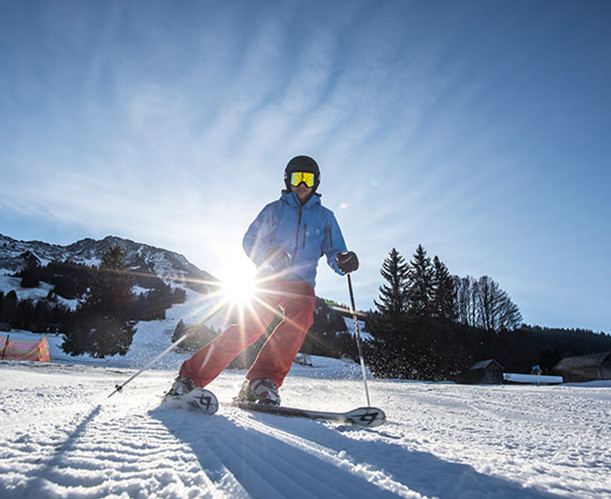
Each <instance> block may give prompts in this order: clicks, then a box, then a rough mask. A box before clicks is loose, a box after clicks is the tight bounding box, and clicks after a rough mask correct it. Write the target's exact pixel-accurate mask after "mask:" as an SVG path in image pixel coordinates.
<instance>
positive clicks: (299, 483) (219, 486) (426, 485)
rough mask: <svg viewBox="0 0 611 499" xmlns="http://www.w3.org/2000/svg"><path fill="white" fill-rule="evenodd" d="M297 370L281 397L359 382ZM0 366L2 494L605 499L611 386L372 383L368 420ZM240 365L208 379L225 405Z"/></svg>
mask: <svg viewBox="0 0 611 499" xmlns="http://www.w3.org/2000/svg"><path fill="white" fill-rule="evenodd" d="M304 369H305V368H300V369H296V372H297V374H295V373H292V374H291V375H289V377H288V378H287V380H286V383H285V385H284V387H283V389H282V395H283V398H284V399H285V400H284V403H285V404H287V405H298V406H302V407H311V408H313V409H337V410H347V409H350V408H354V407H356V406H358V405H363V404H362V398H363V390H362V384H361V383H359V382H358V381H346V380H333V381H329V380H326V379H314V378H311V377H307V376H304V375H303V374H301V373H303V372H305V370H304ZM133 372H134V371H132V370H128V369H117V368H109V367H105V368H102V367H95V366H84V365H73V366H71V365H58V364H51V365H39V364H29V363H8V362H0V373H1V376H2V380H3V382H2V384H1V386H0V401H1V405H0V497H2V498H17V497H138V498H145V497H146V498H149V497H163V498H166V497H176V498H179V497H180V498H183V497H194V498H195V497H232V498H233V497H261V498H281V497H304V498H306V497H325V498H334V497H351V498H360V497H363V498H369V497H442V498H453V497H464V498H478V497H495V498H497V497H498V498H507V497H516V498H518V497H519V498H524V497H526V498H543V497H580V498H582V497H609V496H611V478H610V477H611V456H610V453H609V448H611V419H610V418H609V416H610V414H611V390H610V389H609V388H592V387H571V386H557V387H515V386H463V385H454V384H432V383H415V382H401V381H372V382H371V383H370V389H371V392H372V398H373V402H374V403H375V405H378V406H380V407H382V408H383V409H384V410H385V411H386V414H387V417H388V420H389V421H388V423H387V424H385V425H383V426H381V427H378V428H373V429H360V428H355V427H351V426H347V425H339V426H338V425H336V424H332V423H324V422H317V421H309V420H303V419H294V418H282V417H279V416H275V415H269V414H261V413H249V412H246V411H242V410H240V409H237V408H234V407H230V406H228V405H222V406H221V408H220V410H219V412H218V413H217V415H215V416H212V417H209V416H205V415H203V414H200V413H197V412H188V411H184V410H177V409H171V408H168V407H164V406H163V405H162V404H161V401H162V397H161V395H162V394H163V392H164V391H165V390H166V389H167V388H168V386H169V383H170V381H171V379H172V377H173V376H174V372H171V371H148V372H145V373H144V374H143V375H142V376H140V377H138V378H136V379H135V380H134V381H133V382H132V383H130V384H129V385H127V386H126V387H125V388H124V390H123V392H121V393H117V394H115V395H113V396H112V397H111V398H107V397H108V394H109V393H110V392H111V391H112V389H113V387H114V385H115V384H117V383H121V382H123V381H125V379H127V378H128V377H129V376H130V375H131V374H132V373H133ZM242 376H243V373H242V372H239V371H228V372H226V373H223V374H222V375H221V376H220V377H219V379H217V380H216V381H215V382H214V383H212V385H210V388H211V389H212V390H213V391H214V392H215V393H216V394H217V396H218V397H219V399H220V401H221V403H223V402H225V403H228V402H229V401H230V400H231V397H232V396H233V395H235V393H236V392H237V390H238V389H239V386H240V384H241V381H242Z"/></svg>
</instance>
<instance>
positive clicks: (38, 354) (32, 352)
mask: <svg viewBox="0 0 611 499" xmlns="http://www.w3.org/2000/svg"><path fill="white" fill-rule="evenodd" d="M0 359H3V360H34V361H37V362H51V354H50V353H49V344H48V343H47V337H46V336H44V337H43V339H42V340H40V341H16V340H12V339H11V338H10V336H7V337H6V338H2V337H0Z"/></svg>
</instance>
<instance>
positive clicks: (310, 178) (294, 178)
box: [291, 172, 314, 187]
mask: <svg viewBox="0 0 611 499" xmlns="http://www.w3.org/2000/svg"><path fill="white" fill-rule="evenodd" d="M301 182H303V183H304V184H305V185H306V186H307V187H314V174H313V173H310V172H293V173H291V185H292V186H293V187H297V186H298V185H299V184H301Z"/></svg>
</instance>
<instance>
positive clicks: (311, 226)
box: [168, 156, 359, 405]
mask: <svg viewBox="0 0 611 499" xmlns="http://www.w3.org/2000/svg"><path fill="white" fill-rule="evenodd" d="M284 182H285V187H286V189H285V190H283V191H282V195H281V197H280V199H279V200H277V201H274V202H272V203H270V204H268V205H267V206H265V208H263V210H262V211H261V212H260V213H259V215H258V216H257V218H256V219H255V220H254V222H253V223H252V224H251V225H250V227H249V228H248V230H247V231H246V234H245V236H244V241H243V246H244V250H245V251H246V254H247V255H248V257H249V258H250V259H251V260H252V261H253V262H254V263H255V264H256V265H257V279H258V280H259V283H260V284H259V287H260V288H261V295H260V296H259V299H257V300H254V303H253V313H252V314H251V315H249V317H244V318H243V319H242V320H241V321H240V323H239V324H233V325H231V326H230V327H229V328H228V329H227V330H226V331H225V332H223V333H222V334H221V335H219V336H218V337H217V338H215V339H214V340H213V341H212V342H210V343H209V344H207V345H206V346H204V347H203V348H201V349H200V350H198V351H197V352H196V353H195V354H194V355H193V356H192V357H191V358H190V359H188V360H186V361H185V362H184V363H183V364H182V367H181V369H180V373H179V376H178V377H177V378H176V380H175V381H174V383H173V385H172V388H171V389H170V391H169V392H168V395H169V396H180V395H183V394H185V393H188V392H189V391H191V390H192V389H193V388H194V387H204V386H206V385H207V384H208V383H210V382H211V381H212V380H214V379H215V378H216V377H217V376H218V375H219V374H220V373H221V371H223V369H225V368H226V367H227V366H228V365H229V363H230V362H231V361H232V360H233V359H235V358H236V357H237V356H238V355H239V354H240V353H242V352H243V351H244V350H246V349H247V348H248V347H249V346H250V345H252V344H253V343H254V342H255V341H256V340H257V339H258V338H260V337H261V335H263V333H264V332H265V330H266V329H267V326H268V325H269V323H270V322H271V321H272V319H273V318H274V315H275V313H276V310H277V309H278V307H280V309H282V311H283V314H284V315H283V318H282V322H280V324H278V326H277V327H276V329H275V330H274V331H273V332H272V334H271V335H270V336H269V337H268V339H267V341H266V342H265V343H264V345H263V347H262V348H261V350H260V352H259V354H258V356H257V358H256V359H255V362H254V363H253V365H252V367H251V368H250V370H249V371H248V372H247V373H246V380H245V381H244V384H243V385H242V388H241V390H240V392H239V395H238V397H237V400H239V401H247V402H254V403H258V404H269V405H280V396H279V394H278V388H280V386H281V385H282V382H283V380H284V378H285V376H286V375H287V373H288V372H289V369H290V368H291V364H292V363H293V360H294V359H295V356H296V355H297V353H298V351H299V349H300V348H301V345H302V344H303V341H304V340H305V336H306V333H307V331H308V329H309V328H310V326H311V325H312V322H313V320H314V306H315V300H316V299H315V294H314V285H315V278H316V268H317V265H318V260H319V259H320V257H321V256H322V255H323V254H324V255H325V256H326V257H327V263H328V264H329V266H330V267H331V268H332V269H333V270H335V271H336V272H337V273H338V274H340V275H345V274H347V273H349V272H354V271H355V270H357V269H358V266H359V263H358V258H357V256H356V254H355V253H354V252H352V251H347V249H346V244H345V242H344V238H343V236H342V233H341V230H340V228H339V225H338V223H337V220H336V219H335V216H334V215H333V212H332V211H330V210H328V209H327V208H325V207H323V206H322V204H321V201H320V197H321V196H320V194H318V193H317V192H316V190H317V188H318V185H319V184H320V170H319V167H318V164H317V163H316V161H314V159H312V158H310V157H309V156H297V157H295V158H293V159H291V160H290V161H289V162H288V164H287V166H286V168H285V171H284Z"/></svg>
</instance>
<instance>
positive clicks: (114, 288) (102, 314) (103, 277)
mask: <svg viewBox="0 0 611 499" xmlns="http://www.w3.org/2000/svg"><path fill="white" fill-rule="evenodd" d="M124 259H125V255H124V253H123V251H122V250H121V248H120V247H119V246H112V247H111V248H109V249H108V250H107V251H106V252H105V253H104V255H103V256H102V262H101V264H100V267H99V268H98V269H97V270H96V271H95V272H94V278H93V281H92V283H91V287H90V289H89V292H88V293H87V294H86V296H85V298H84V300H81V301H80V302H79V305H78V308H77V311H76V314H75V318H74V322H73V325H72V327H71V328H70V329H69V331H68V332H67V334H66V336H65V340H64V343H63V345H62V348H63V349H64V351H66V352H68V353H71V354H73V355H80V354H83V353H90V354H92V355H93V356H94V357H99V358H104V357H106V356H107V355H115V354H120V355H125V354H126V353H127V350H128V349H129V346H130V345H131V342H132V337H133V335H134V333H135V329H134V328H133V325H132V322H131V321H129V319H128V315H129V311H130V304H131V302H132V300H133V295H132V293H131V288H132V279H131V277H130V276H129V273H128V268H127V266H126V265H125V263H124Z"/></svg>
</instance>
